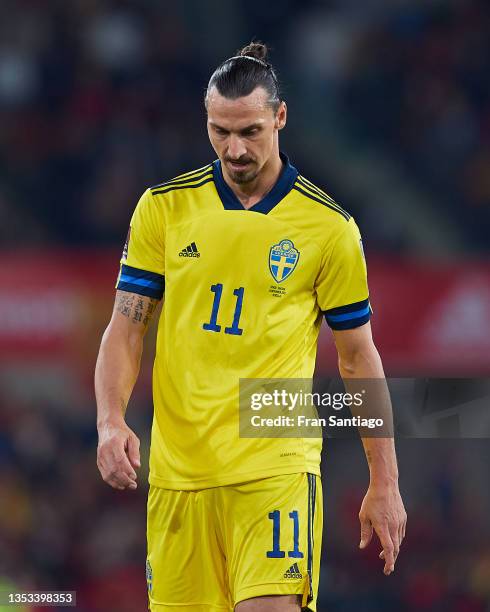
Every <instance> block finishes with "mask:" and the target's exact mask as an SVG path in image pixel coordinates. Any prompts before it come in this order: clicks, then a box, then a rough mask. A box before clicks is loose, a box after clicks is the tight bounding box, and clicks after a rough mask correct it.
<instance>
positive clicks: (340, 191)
mask: <svg viewBox="0 0 490 612" xmlns="http://www.w3.org/2000/svg"><path fill="white" fill-rule="evenodd" d="M252 37H255V38H258V39H264V40H265V41H266V42H268V43H269V44H270V45H272V47H273V55H272V61H273V62H274V64H275V65H276V66H277V68H278V71H279V74H280V77H281V80H282V82H283V85H284V96H285V98H286V100H287V102H288V105H289V123H288V126H287V129H286V130H285V132H284V133H283V134H281V139H282V148H283V149H284V150H285V151H287V152H288V154H289V155H290V157H291V158H292V161H293V163H294V164H295V165H297V166H298V167H299V168H300V169H301V171H302V172H303V173H304V174H305V175H306V176H308V177H309V178H310V179H311V180H313V181H315V182H317V183H319V184H320V185H323V186H324V187H325V188H326V189H327V190H328V191H329V192H330V193H332V194H333V195H334V196H335V197H336V199H338V200H339V201H340V202H341V203H342V205H343V206H344V207H345V208H347V209H348V210H350V211H351V212H352V213H353V214H354V216H355V217H356V219H357V221H358V224H359V226H360V228H361V231H362V233H363V236H364V245H365V251H366V256H367V261H368V270H369V278H370V287H371V295H372V302H373V306H374V310H375V315H374V319H373V327H374V332H375V336H376V341H377V344H378V347H379V349H380V352H381V355H382V357H383V361H384V364H385V369H386V372H387V374H389V375H391V376H395V375H396V376H405V375H406V376H417V375H418V376H430V375H434V376H436V375H437V376H463V375H464V376H485V375H488V373H489V370H490V362H489V359H488V355H489V353H490V334H489V333H488V331H487V330H488V320H489V319H490V265H489V259H488V251H489V242H488V235H489V220H490V96H489V93H490V91H489V89H490V87H489V79H488V74H489V68H490V4H489V3H488V2H486V1H485V0H447V1H438V0H424V1H422V0H418V1H417V0H406V1H403V0H398V1H396V2H394V1H392V0H384V1H383V0H363V1H362V2H360V1H357V0H336V1H334V0H332V1H330V2H320V1H318V2H314V1H312V0H301V1H300V0H282V1H281V2H280V3H279V2H255V3H254V2H242V1H234V2H219V1H218V0H210V1H207V2H204V3H203V2H197V1H195V0H185V1H184V2H181V3H177V2H172V3H167V2H158V1H157V0H144V1H143V0H140V1H138V2H137V1H130V0H118V1H112V2H111V1H109V0H106V1H104V0H71V1H70V2H64V1H62V0H45V1H44V2H42V3H40V2H36V1H35V0H2V2H1V4H0V126H1V129H0V219H1V223H0V241H1V263H2V265H1V266H0V279H1V282H0V357H1V359H0V588H1V587H2V585H3V586H7V585H11V586H15V585H16V586H17V587H19V588H20V587H22V588H30V589H69V590H75V589H76V590H77V592H78V601H79V605H78V609H79V610H83V611H86V612H91V611H98V610H105V611H109V610H118V611H119V612H125V611H127V612H135V611H137V610H144V609H145V597H146V594H145V588H146V585H145V577H144V560H145V493H146V486H145V484H144V481H145V477H146V474H145V470H144V469H142V471H141V472H142V473H141V474H140V478H139V482H140V487H139V489H138V491H137V492H136V493H120V492H115V491H113V490H111V489H110V488H109V487H107V486H106V485H105V484H104V483H103V482H102V481H101V479H100V477H99V475H98V473H97V470H96V464H95V458H96V456H95V449H96V431H95V428H94V425H95V404H94V398H93V392H92V372H93V366H94V361H95V356H96V351H97V348H98V342H99V340H100V335H101V332H102V329H103V327H104V325H105V324H106V322H107V320H108V317H109V315H110V310H111V306H112V300H113V283H114V280H115V276H116V273H117V268H118V263H117V262H118V259H119V255H120V252H121V249H122V246H123V243H124V239H125V236H126V232H127V225H128V220H129V217H130V214H131V211H132V208H133V207H134V205H135V202H136V201H137V198H138V196H139V195H140V193H141V192H142V191H143V190H144V188H145V187H146V186H148V185H151V184H154V183H157V182H159V181H161V180H165V179H166V178H170V177H172V176H174V175H175V174H178V173H180V172H183V171H186V170H188V169H192V168H195V167H199V166H201V165H203V164H204V163H206V162H207V161H208V160H211V159H213V152H212V150H211V148H210V146H209V143H208V141H207V135H206V130H205V119H204V114H203V106H202V97H203V91H204V88H205V85H206V82H207V79H208V78H209V75H210V73H211V71H212V69H213V68H214V67H215V66H216V65H217V64H218V63H219V62H220V61H221V60H223V59H224V58H226V57H227V56H229V55H231V54H232V53H233V52H234V51H235V50H236V49H237V48H238V47H240V46H241V45H243V44H246V43H247V42H249V40H250V39H251V38H252ZM217 248H219V245H217ZM148 344H150V347H149V350H148V351H147V353H146V357H145V360H144V363H143V367H142V375H141V378H140V380H139V382H138V385H137V388H136V390H135V393H134V397H133V399H132V401H131V404H130V408H129V421H130V424H131V425H132V426H133V427H134V428H135V430H136V431H137V433H138V435H139V436H140V437H141V439H142V453H143V463H145V461H146V457H147V453H148V437H149V425H150V420H151V397H150V391H151V389H150V368H151V342H149V343H148ZM334 370H335V356H334V354H333V351H332V345H331V339H330V335H329V332H328V330H327V329H324V330H323V334H322V341H321V345H320V350H319V362H318V372H319V373H320V374H321V373H324V374H327V375H328V374H330V373H332V372H334ZM398 454H399V462H400V470H401V489H402V493H403V495H404V499H405V502H406V506H407V511H408V514H409V525H408V535H407V539H406V541H405V542H404V545H403V549H402V554H401V556H400V559H399V561H398V564H397V567H396V571H395V573H394V575H393V576H391V577H390V578H385V577H383V576H382V573H381V564H380V562H379V560H378V559H377V552H378V545H377V544H376V545H375V546H372V547H371V549H370V550H369V551H368V552H364V553H362V554H361V553H360V552H358V550H357V544H358V540H359V537H358V532H359V528H358V519H357V513H358V510H359V506H360V502H361V499H362V495H363V493H364V491H365V487H366V484H367V468H366V466H365V461H364V459H363V455H362V451H361V448H360V445H359V444H358V443H356V442H355V441H347V440H335V441H330V442H329V443H328V452H327V453H326V457H325V466H324V474H325V476H324V481H325V490H326V500H325V501H326V527H325V537H324V549H323V569H322V580H321V592H320V597H319V610H320V612H323V611H324V610H337V611H343V612H344V611H345V612H350V611H354V610H356V611H363V612H364V611H365V612H371V611H373V612H374V611H376V612H382V611H391V610H400V611H412V610H424V611H434V612H435V611H439V610H445V611H446V612H483V611H487V612H488V610H490V603H489V602H490V521H489V518H488V517H489V516H490V501H489V488H488V465H489V463H490V462H489V459H490V452H489V445H488V441H487V440H486V439H483V440H435V439H428V440H416V439H404V440H400V441H399V442H398ZM9 609H10V608H9Z"/></svg>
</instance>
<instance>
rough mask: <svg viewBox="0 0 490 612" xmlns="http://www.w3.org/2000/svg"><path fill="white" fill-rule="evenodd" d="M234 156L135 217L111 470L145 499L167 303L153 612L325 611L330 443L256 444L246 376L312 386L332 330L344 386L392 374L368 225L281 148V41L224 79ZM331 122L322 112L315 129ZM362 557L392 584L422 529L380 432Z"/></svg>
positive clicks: (217, 85)
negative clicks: (277, 61)
mask: <svg viewBox="0 0 490 612" xmlns="http://www.w3.org/2000/svg"><path fill="white" fill-rule="evenodd" d="M205 106H206V111H207V127H208V134H209V139H210V141H211V145H212V147H213V149H214V150H215V152H216V155H217V157H218V159H217V160H216V161H214V162H213V163H209V164H207V165H205V166H203V167H202V168H199V169H198V170H194V171H191V172H187V173H185V174H182V175H180V176H178V177H176V178H174V179H172V180H168V181H165V182H163V183H161V184H159V185H156V186H154V187H151V188H149V189H147V190H146V191H145V192H144V194H143V195H142V197H141V199H140V201H139V202H138V205H137V206H136V209H135V211H134V214H133V216H132V219H131V224H130V231H129V233H128V237H127V242H126V245H125V248H124V252H123V257H122V260H121V270H120V274H119V277H118V280H117V292H116V301H115V307H114V312H113V315H112V319H111V321H110V323H109V326H108V328H107V329H106V331H105V333H104V336H103V339H102V343H101V347H100V353H99V357H98V362H97V367H96V376H95V385H96V396H97V406H98V418H97V426H98V432H99V446H98V455H97V464H98V467H99V470H100V472H101V475H102V477H103V479H104V480H105V481H106V482H107V483H109V484H110V485H111V486H112V487H114V488H116V489H135V488H136V486H137V484H136V480H137V475H136V470H137V468H138V467H140V455H139V440H138V438H137V436H136V435H135V433H134V432H133V431H132V430H131V429H130V428H129V427H128V426H127V425H126V423H125V411H126V407H127V404H128V401H129V398H130V395H131V392H132V389H133V386H134V384H135V381H136V379H137V376H138V370H139V364H140V357H141V351H142V346H143V338H144V335H145V332H146V329H147V327H148V323H149V321H150V319H151V317H152V314H153V313H154V311H155V309H156V307H157V304H158V302H159V301H160V300H161V299H162V298H163V297H164V296H165V299H164V304H163V309H162V314H161V316H160V321H159V328H158V339H157V348H156V358H155V365H154V376H153V394H154V418H153V427H152V434H151V453H150V476H149V482H150V491H149V498H148V527H147V536H148V558H147V564H146V572H147V582H148V593H149V602H150V604H149V605H150V609H151V610H160V611H161V612H164V611H173V610H175V611H179V612H183V611H184V610H185V611H189V612H190V611H195V612H198V611H203V612H204V611H206V612H214V611H223V610H237V611H238V612H253V611H259V610H260V611H261V612H274V611H279V610H280V611H281V612H293V611H298V610H300V609H304V610H315V609H316V596H317V589H318V580H319V567H320V551H321V539H322V488H321V482H320V478H319V476H320V471H319V463H320V450H321V440H320V439H315V438H270V439H268V438H246V437H240V436H239V433H238V388H239V379H240V378H246V379H254V378H262V379H264V378H284V379H289V378H311V377H312V376H313V370H314V363H315V356H316V345H317V339H318V333H319V330H320V324H321V321H322V318H323V317H325V318H326V321H327V323H328V325H329V326H330V327H331V328H332V330H333V335H334V339H335V344H336V347H337V351H338V357H339V366H340V373H341V375H342V376H343V377H344V378H345V379H347V378H365V379H367V378H383V377H384V374H383V369H382V365H381V361H380V358H379V355H378V352H377V350H376V348H375V346H374V344H373V340H372V337H371V329H370V323H369V318H370V307H369V301H368V287H367V280H366V266H365V260H364V257H363V254H362V246H361V243H360V235H359V230H358V228H357V226H356V224H355V222H354V220H353V218H352V217H351V216H350V215H349V213H347V212H346V211H345V210H344V209H343V208H341V206H339V205H338V204H337V203H336V202H335V201H334V200H333V199H332V198H331V197H330V196H329V195H327V194H326V193H325V192H324V191H322V189H320V188H318V187H317V186H315V185H313V183H311V182H310V181H309V180H308V179H306V178H305V177H303V176H302V175H301V174H299V172H298V171H297V170H296V168H295V167H294V166H293V165H292V164H291V162H290V161H289V159H288V158H287V157H286V155H284V154H283V153H282V152H280V149H279V131H280V130H282V129H283V128H284V126H285V125H286V113H287V108H286V104H285V102H284V101H283V100H282V99H281V96H280V92H279V86H278V81H277V78H276V74H275V72H274V69H273V68H272V66H271V65H270V63H269V62H268V61H267V49H266V47H265V45H262V44H259V43H252V44H251V45H249V46H247V47H245V48H244V49H243V50H242V51H241V52H240V53H239V55H237V56H234V57H231V58H229V59H227V60H226V61H225V62H223V63H222V64H221V65H220V66H219V67H218V68H217V69H216V70H215V72H214V73H213V75H212V76H211V79H210V81H209V85H208V88H207V92H206V97H205ZM312 120H321V118H317V119H315V118H312ZM363 444H364V446H365V451H366V455H367V458H368V463H369V469H370V484H369V488H368V491H367V493H366V496H365V498H364V500H363V503H362V508H361V512H360V515H359V516H360V520H361V544H360V546H361V548H363V547H365V546H366V545H367V544H368V543H369V541H370V540H371V538H372V533H373V529H374V530H375V531H376V533H377V535H378V537H379V539H380V542H381V545H382V552H381V554H380V557H381V558H382V559H383V560H384V573H385V574H389V573H391V572H392V571H393V569H394V565H395V561H396V557H397V555H398V551H399V547H400V544H401V542H402V540H403V537H404V534H405V524H406V514H405V510H404V507H403V503H402V500H401V497H400V494H399V490H398V472H397V464H396V458H395V451H394V443H393V439H390V438H374V437H373V438H364V439H363Z"/></svg>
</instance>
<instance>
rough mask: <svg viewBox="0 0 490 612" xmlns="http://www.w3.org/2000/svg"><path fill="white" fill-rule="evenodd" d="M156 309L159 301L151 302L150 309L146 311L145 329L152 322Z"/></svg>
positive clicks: (149, 303)
mask: <svg viewBox="0 0 490 612" xmlns="http://www.w3.org/2000/svg"><path fill="white" fill-rule="evenodd" d="M156 307H157V301H156V300H150V301H149V302H148V307H147V309H146V314H145V318H144V319H143V325H144V326H145V327H146V326H147V325H148V323H149V322H150V321H151V317H152V316H153V313H154V312H155V309H156Z"/></svg>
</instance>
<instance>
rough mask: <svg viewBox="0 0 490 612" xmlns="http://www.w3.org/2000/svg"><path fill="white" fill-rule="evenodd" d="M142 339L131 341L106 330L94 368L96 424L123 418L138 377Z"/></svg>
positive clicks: (99, 424)
mask: <svg viewBox="0 0 490 612" xmlns="http://www.w3.org/2000/svg"><path fill="white" fill-rule="evenodd" d="M142 350H143V340H142V338H137V339H133V340H131V339H130V338H124V337H123V336H121V335H120V334H117V333H113V332H111V329H110V327H109V328H108V329H107V330H106V332H105V334H104V336H103V338H102V343H101V346H100V351H99V356H98V359H97V365H96V368H95V396H96V399H97V426H98V427H100V426H101V425H103V424H104V423H108V422H117V421H119V420H121V419H124V415H125V412H126V407H127V405H128V401H129V398H130V396H131V393H132V391H133V387H134V385H135V383H136V379H137V378H138V374H139V368H140V360H141V353H142Z"/></svg>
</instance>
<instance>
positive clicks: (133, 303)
mask: <svg viewBox="0 0 490 612" xmlns="http://www.w3.org/2000/svg"><path fill="white" fill-rule="evenodd" d="M157 304H158V300H155V299H153V298H149V297H145V296H142V295H136V294H135V293H125V292H123V291H120V292H119V295H118V297H117V302H116V309H117V311H118V312H120V313H121V314H122V315H124V316H125V317H128V319H131V321H132V322H133V323H136V324H137V323H142V324H143V325H144V326H145V327H147V325H148V323H149V322H150V321H151V318H152V316H153V313H154V312H155V310H156V307H157Z"/></svg>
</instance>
